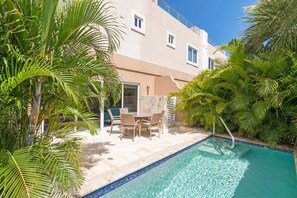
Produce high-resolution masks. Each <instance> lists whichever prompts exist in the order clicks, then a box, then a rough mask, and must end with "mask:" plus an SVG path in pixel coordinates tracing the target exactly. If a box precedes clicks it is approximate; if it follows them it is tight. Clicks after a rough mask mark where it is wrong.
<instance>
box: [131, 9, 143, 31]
mask: <svg viewBox="0 0 297 198" xmlns="http://www.w3.org/2000/svg"><path fill="white" fill-rule="evenodd" d="M135 18H139V19H140V20H141V21H142V23H141V28H140V27H138V26H135ZM131 29H132V30H134V31H136V32H138V33H141V34H145V18H144V16H142V15H140V14H138V13H136V12H135V11H132V26H131Z"/></svg>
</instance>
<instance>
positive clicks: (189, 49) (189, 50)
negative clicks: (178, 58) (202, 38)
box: [188, 47, 193, 62]
mask: <svg viewBox="0 0 297 198" xmlns="http://www.w3.org/2000/svg"><path fill="white" fill-rule="evenodd" d="M192 51H193V50H192V48H191V47H188V61H191V62H192V61H193V59H192V57H193V54H192Z"/></svg>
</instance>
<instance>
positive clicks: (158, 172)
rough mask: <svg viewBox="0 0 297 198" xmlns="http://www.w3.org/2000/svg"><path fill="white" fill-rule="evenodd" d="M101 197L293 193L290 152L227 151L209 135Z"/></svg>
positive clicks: (286, 196) (244, 147) (239, 147)
mask: <svg viewBox="0 0 297 198" xmlns="http://www.w3.org/2000/svg"><path fill="white" fill-rule="evenodd" d="M224 141H226V140H224ZM103 197H112V198H118V197H125V198H153V197H166V198H167V197H168V198H169V197H211V198H214V197H238V198H245V197H252V198H257V197H269V198H278V197H279V198H290V197H292V198H293V197H294V198H296V197H297V179H296V171H295V167H294V157H293V154H292V153H287V152H281V151H276V150H270V149H267V148H263V147H258V146H253V145H248V144H244V143H236V146H235V148H234V149H233V150H230V149H228V148H227V147H226V146H225V144H223V143H222V142H221V140H218V139H216V138H208V139H207V140H205V141H203V142H201V143H199V144H198V145H196V146H194V147H192V148H190V149H189V150H186V151H184V152H182V153H181V154H179V155H177V156H175V157H174V158H171V159H169V160H168V161H166V162H164V163H163V164H161V165H160V166H158V167H156V168H154V169H152V170H150V171H148V172H146V173H145V174H143V175H141V176H139V177H137V178H135V179H134V180H132V181H130V182H128V183H126V184H124V185H122V186H120V187H119V188H116V189H115V190H113V191H111V192H109V193H108V194H106V195H104V196H103Z"/></svg>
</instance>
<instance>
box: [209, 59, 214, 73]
mask: <svg viewBox="0 0 297 198" xmlns="http://www.w3.org/2000/svg"><path fill="white" fill-rule="evenodd" d="M208 69H209V70H213V69H214V60H213V59H212V58H210V57H209V58H208Z"/></svg>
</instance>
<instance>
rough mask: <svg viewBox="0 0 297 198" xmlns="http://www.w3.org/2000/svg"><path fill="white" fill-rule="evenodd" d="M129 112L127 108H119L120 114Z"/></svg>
mask: <svg viewBox="0 0 297 198" xmlns="http://www.w3.org/2000/svg"><path fill="white" fill-rule="evenodd" d="M124 113H129V111H128V108H120V114H124Z"/></svg>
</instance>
